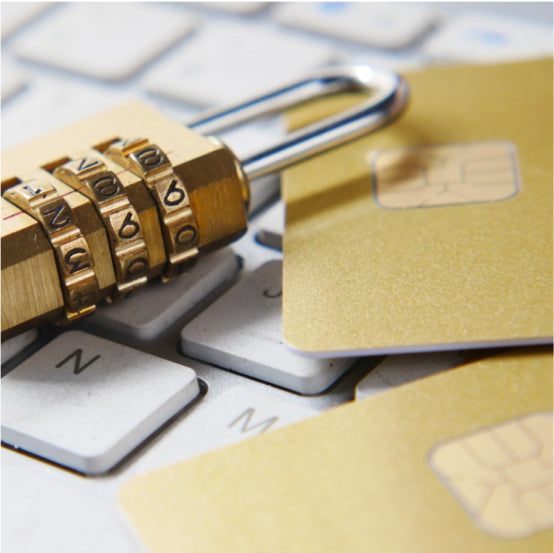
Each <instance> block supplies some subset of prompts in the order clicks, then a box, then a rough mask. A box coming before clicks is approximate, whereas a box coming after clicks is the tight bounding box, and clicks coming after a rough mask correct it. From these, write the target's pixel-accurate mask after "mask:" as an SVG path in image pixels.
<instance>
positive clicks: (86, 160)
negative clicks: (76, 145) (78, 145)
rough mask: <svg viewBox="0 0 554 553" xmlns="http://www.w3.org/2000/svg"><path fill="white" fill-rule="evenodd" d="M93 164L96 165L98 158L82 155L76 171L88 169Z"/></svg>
mask: <svg viewBox="0 0 554 553" xmlns="http://www.w3.org/2000/svg"><path fill="white" fill-rule="evenodd" d="M95 165H98V160H96V159H94V158H90V157H84V158H83V159H82V160H81V162H80V163H79V167H78V169H77V170H78V171H85V170H86V169H90V168H91V167H94V166H95Z"/></svg>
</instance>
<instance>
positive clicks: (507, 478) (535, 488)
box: [429, 413, 553, 539]
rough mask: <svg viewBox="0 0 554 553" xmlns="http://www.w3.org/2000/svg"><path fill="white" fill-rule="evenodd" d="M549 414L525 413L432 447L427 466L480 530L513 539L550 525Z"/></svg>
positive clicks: (550, 438)
mask: <svg viewBox="0 0 554 553" xmlns="http://www.w3.org/2000/svg"><path fill="white" fill-rule="evenodd" d="M552 416H553V415H552V413H533V414H529V415H525V416H522V417H520V418H517V419H513V420H510V421H507V422H503V423H499V424H497V425H494V426H490V427H488V428H484V429H482V430H479V431H477V432H473V433H471V434H468V435H466V436H461V437H459V438H454V439H452V440H449V441H447V442H443V443H441V444H439V445H437V446H436V447H435V448H433V450H432V451H431V454H430V456H429V464H430V465H431V468H432V469H433V471H434V472H435V474H436V475H437V476H438V477H439V479H440V480H441V482H442V483H443V484H444V485H445V486H446V488H447V489H448V491H450V493H451V494H452V495H453V496H454V497H455V498H456V499H457V501H458V502H459V503H460V504H461V505H462V507H463V508H464V509H465V510H466V511H467V512H468V513H469V515H470V516H471V518H472V519H473V521H474V522H475V523H476V524H477V526H479V528H481V529H482V530H483V531H485V532H487V533H489V534H492V535H494V536H497V537H500V538H511V539H516V538H524V537H527V536H530V535H533V534H535V533H537V532H541V531H543V530H547V529H550V528H552V517H553V509H552V430H553V425H552Z"/></svg>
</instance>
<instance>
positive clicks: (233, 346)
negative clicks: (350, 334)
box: [181, 261, 354, 394]
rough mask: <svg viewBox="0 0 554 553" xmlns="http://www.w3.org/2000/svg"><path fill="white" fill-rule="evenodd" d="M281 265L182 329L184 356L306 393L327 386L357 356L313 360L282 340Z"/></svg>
mask: <svg viewBox="0 0 554 553" xmlns="http://www.w3.org/2000/svg"><path fill="white" fill-rule="evenodd" d="M281 273H282V264H281V262H280V261H273V262H269V263H266V264H265V265H262V266H261V267H260V268H259V269H258V270H256V271H255V272H253V273H251V274H248V275H245V276H244V277H243V278H242V279H241V281H240V282H239V283H237V284H236V285H235V286H234V287H233V288H231V289H230V290H229V291H228V292H227V293H226V294H225V295H224V296H222V297H221V298H219V299H218V300H217V301H215V302H214V303H213V304H212V305H211V306H210V307H209V308H208V309H206V310H205V311H204V312H202V313H201V314H200V315H199V316H198V317H197V318H196V319H194V320H193V321H192V322H190V323H189V324H188V325H187V326H185V327H184V328H183V330H182V332H181V346H182V349H183V352H184V353H185V355H188V356H190V357H193V358H197V359H201V360H202V361H206V362H208V363H212V364H214V365H217V366H220V367H224V368H228V369H231V370H233V371H235V372H238V373H241V374H245V375H247V376H251V377H254V378H257V379H259V380H262V381H264V382H268V383H270V384H275V385H277V386H281V387H283V388H287V389H289V390H293V391H295V392H299V393H301V394H316V393H319V392H322V391H324V390H325V389H327V388H328V387H329V386H331V384H333V382H335V381H336V380H337V379H338V378H339V376H341V375H342V374H343V373H344V372H345V371H346V370H347V369H348V367H349V366H350V365H351V364H352V363H353V361H354V360H353V359H310V358H307V357H301V356H299V355H296V354H294V353H292V352H291V351H290V350H289V349H287V347H286V346H285V344H284V342H283V334H282V324H281V295H282V291H281V290H282V275H281Z"/></svg>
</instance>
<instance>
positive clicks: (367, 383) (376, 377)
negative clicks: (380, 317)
mask: <svg viewBox="0 0 554 553" xmlns="http://www.w3.org/2000/svg"><path fill="white" fill-rule="evenodd" d="M462 362H463V357H462V355H461V354H460V353H459V352H456V351H445V352H436V353H435V352H433V353H410V354H404V355H389V356H388V357H386V358H385V360H384V361H382V362H381V363H379V365H377V367H375V368H374V369H373V370H372V371H371V372H370V373H369V374H368V375H367V376H366V377H365V378H363V379H362V380H361V381H360V382H358V385H357V386H356V392H355V396H356V399H364V398H366V397H370V396H374V395H376V394H378V393H380V392H384V391H386V390H389V389H390V388H394V387H395V386H400V385H401V384H407V383H408V382H412V381H413V380H418V379H420V378H424V377H426V376H430V375H432V374H435V373H438V372H441V371H445V370H447V369H451V368H453V367H457V366H458V365H460V364H461V363H462Z"/></svg>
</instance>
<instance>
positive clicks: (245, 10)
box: [203, 2, 267, 15]
mask: <svg viewBox="0 0 554 553" xmlns="http://www.w3.org/2000/svg"><path fill="white" fill-rule="evenodd" d="M266 6H267V3H266V2H206V3H205V4H203V7H206V8H212V9H215V10H219V11H223V12H229V13H236V14H240V15H249V14H253V13H257V12H259V11H261V10H262V9H264V8H265V7H266Z"/></svg>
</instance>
